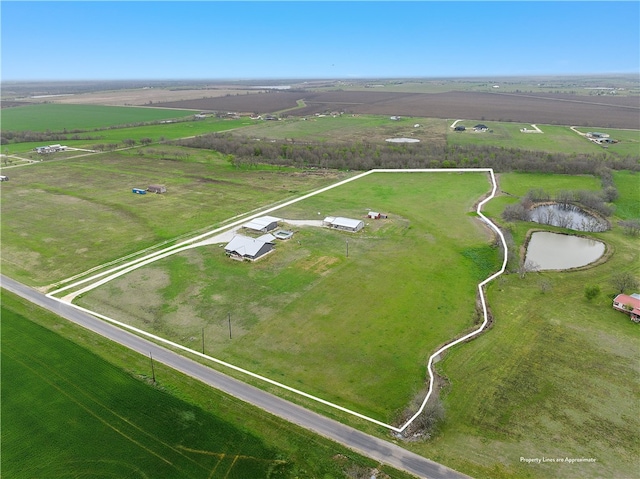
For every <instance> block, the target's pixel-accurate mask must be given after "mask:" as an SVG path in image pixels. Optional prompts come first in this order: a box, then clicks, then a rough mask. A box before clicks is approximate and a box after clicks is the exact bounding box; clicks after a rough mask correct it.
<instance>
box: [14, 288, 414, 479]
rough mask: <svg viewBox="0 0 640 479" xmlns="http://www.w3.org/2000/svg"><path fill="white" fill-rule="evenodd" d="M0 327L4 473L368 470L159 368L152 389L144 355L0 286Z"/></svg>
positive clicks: (248, 474)
mask: <svg viewBox="0 0 640 479" xmlns="http://www.w3.org/2000/svg"><path fill="white" fill-rule="evenodd" d="M43 326H44V327H43ZM2 328H3V331H2V415H3V418H2V419H3V421H2V472H3V476H5V477H12V478H33V477H40V478H45V477H46V478H50V479H56V478H65V477H96V476H97V477H131V478H138V477H139V478H145V477H162V478H192V479H194V478H203V479H205V478H209V479H214V478H233V477H236V478H276V477H278V478H288V477H291V478H294V477H318V478H319V477H322V478H325V479H330V478H339V477H344V472H343V471H345V470H347V469H349V470H359V471H366V470H370V469H371V468H373V467H375V466H376V464H375V463H374V462H373V461H369V460H366V459H363V458H362V457H360V456H358V455H357V454H354V453H353V452H351V451H348V450H345V449H344V448H342V447H340V446H338V445H336V444H334V443H331V442H330V441H327V440H325V439H322V438H319V437H317V436H314V435H313V434H311V433H308V432H306V431H303V430H301V429H300V428H298V427H296V426H293V425H291V424H288V423H286V422H284V421H282V420H279V419H277V418H274V417H272V416H269V415H266V414H265V413H264V412H262V411H259V410H258V409H256V408H253V407H251V406H249V405H247V404H244V403H242V402H240V401H237V400H235V399H234V398H231V397H229V396H226V395H224V394H222V393H220V392H217V391H215V390H212V389H211V388H209V387H207V386H204V385H203V384H201V383H198V382H197V381H194V380H192V379H189V378H186V377H184V376H182V375H180V374H178V373H175V372H173V371H171V370H170V369H167V368H164V367H163V366H162V365H160V364H156V367H155V370H156V378H157V383H156V384H155V385H154V384H153V383H152V381H151V378H150V375H151V373H150V371H149V369H150V367H149V359H148V358H145V357H142V356H140V355H137V354H135V353H132V352H128V351H127V350H125V349H123V348H120V347H119V346H115V345H113V344H110V343H108V342H107V341H105V340H101V339H97V338H96V337H95V336H94V335H93V334H92V333H89V332H88V331H85V330H83V329H82V328H79V327H77V326H74V325H72V324H70V323H67V322H66V321H63V322H61V321H60V318H57V317H56V316H54V315H53V314H50V313H46V312H44V311H42V310H40V309H38V308H36V307H33V306H28V305H26V304H25V303H24V302H23V301H22V300H20V299H17V298H16V297H14V296H13V295H11V294H9V293H6V292H4V291H3V294H2ZM52 330H53V331H52ZM86 348H90V349H91V350H89V349H86ZM93 351H96V352H97V353H99V354H100V356H98V355H97V354H95V353H94V352H93ZM101 356H102V357H101ZM103 357H108V358H109V359H108V360H105V359H103ZM336 457H341V458H342V459H340V460H336V459H335V458H336ZM381 469H382V470H383V471H384V472H385V473H386V474H388V475H389V477H395V478H407V475H405V474H403V473H400V472H398V471H394V470H393V469H390V468H386V467H383V468H381Z"/></svg>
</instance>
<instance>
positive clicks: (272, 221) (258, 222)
mask: <svg viewBox="0 0 640 479" xmlns="http://www.w3.org/2000/svg"><path fill="white" fill-rule="evenodd" d="M278 221H280V218H276V217H274V216H261V217H260V218H254V219H252V220H251V221H249V222H248V223H245V224H244V225H242V226H243V228H247V229H250V230H254V231H259V232H261V233H268V232H269V231H272V230H274V229H276V228H277V227H278Z"/></svg>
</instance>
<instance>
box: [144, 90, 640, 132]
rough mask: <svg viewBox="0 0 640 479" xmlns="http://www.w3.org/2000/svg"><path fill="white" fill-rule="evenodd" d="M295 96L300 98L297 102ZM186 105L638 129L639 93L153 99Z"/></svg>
mask: <svg viewBox="0 0 640 479" xmlns="http://www.w3.org/2000/svg"><path fill="white" fill-rule="evenodd" d="M298 100H304V105H305V106H302V107H299V108H296V107H297V106H298V103H297V102H298ZM156 106H159V107H166V108H185V109H200V110H216V111H236V112H249V113H260V114H264V113H274V112H278V111H283V110H289V111H288V112H287V113H288V114H292V115H296V116H298V115H299V116H305V115H313V114H315V113H325V112H331V111H344V112H346V113H355V114H376V115H402V116H414V117H427V118H462V119H477V120H487V121H514V122H525V123H542V124H548V125H573V126H585V127H608V128H631V129H638V128H640V99H639V98H638V97H632V96H626V97H613V96H612V97H597V98H591V97H584V96H577V95H567V94H551V93H547V94H538V95H535V96H534V95H525V94H516V93H509V94H504V93H483V92H446V93H434V94H429V93H396V92H376V91H364V92H363V91H330V92H319V93H318V92H307V91H286V92H270V93H260V94H255V95H236V96H226V97H218V98H202V99H197V100H184V101H177V102H168V103H158V104H156Z"/></svg>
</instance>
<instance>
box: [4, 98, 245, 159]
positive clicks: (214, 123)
mask: <svg viewBox="0 0 640 479" xmlns="http://www.w3.org/2000/svg"><path fill="white" fill-rule="evenodd" d="M172 111H173V110H172ZM253 123H254V122H253V121H251V120H247V119H243V120H231V119H229V120H228V119H218V118H208V119H206V120H198V121H182V122H176V123H166V124H150V125H143V126H136V127H127V128H113V129H105V130H100V131H88V132H86V133H78V134H77V135H74V134H69V135H68V136H69V138H71V139H69V140H60V141H56V142H42V141H40V142H24V143H9V144H7V145H4V146H3V147H2V152H3V153H7V154H10V155H11V154H18V155H19V156H20V157H26V158H29V159H32V160H38V161H39V160H44V161H47V160H51V159H60V158H67V157H70V156H76V155H78V154H85V152H73V151H64V152H59V153H53V154H51V155H44V156H43V155H39V154H38V153H36V152H34V151H33V149H34V148H35V147H37V146H42V145H43V144H45V145H46V144H50V143H61V144H64V145H65V146H68V147H71V148H85V149H94V148H95V147H96V145H99V144H117V145H118V148H123V144H122V141H123V140H129V139H131V140H135V141H136V145H137V146H138V147H140V140H141V139H142V138H150V139H151V141H152V142H153V143H158V142H160V141H164V140H177V139H179V138H186V137H190V136H196V135H204V134H207V133H215V132H220V131H227V130H234V129H237V128H243V127H245V126H247V125H252V124H253ZM75 137H77V139H73V138H75ZM151 148H157V149H166V148H167V147H166V146H165V145H157V144H154V145H151Z"/></svg>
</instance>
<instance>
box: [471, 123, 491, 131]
mask: <svg viewBox="0 0 640 479" xmlns="http://www.w3.org/2000/svg"><path fill="white" fill-rule="evenodd" d="M473 129H474V131H487V130H488V129H489V127H488V126H487V125H483V124H482V123H479V124H478V125H476V126H474V127H473Z"/></svg>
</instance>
